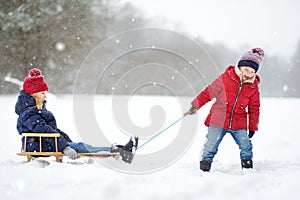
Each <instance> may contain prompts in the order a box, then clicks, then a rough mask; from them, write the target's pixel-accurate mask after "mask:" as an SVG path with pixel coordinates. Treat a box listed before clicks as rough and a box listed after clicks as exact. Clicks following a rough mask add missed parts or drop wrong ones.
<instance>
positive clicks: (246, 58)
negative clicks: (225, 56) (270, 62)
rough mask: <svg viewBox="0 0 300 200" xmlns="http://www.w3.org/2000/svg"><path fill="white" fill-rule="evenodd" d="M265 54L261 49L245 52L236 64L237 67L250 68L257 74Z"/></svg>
mask: <svg viewBox="0 0 300 200" xmlns="http://www.w3.org/2000/svg"><path fill="white" fill-rule="evenodd" d="M264 55H265V52H264V50H262V49H261V48H253V49H251V50H250V51H246V52H245V53H244V54H243V55H242V57H241V58H240V60H239V62H238V67H241V66H247V67H251V68H253V69H254V70H255V73H256V72H257V70H258V68H259V66H260V64H261V62H262V61H263V58H264Z"/></svg>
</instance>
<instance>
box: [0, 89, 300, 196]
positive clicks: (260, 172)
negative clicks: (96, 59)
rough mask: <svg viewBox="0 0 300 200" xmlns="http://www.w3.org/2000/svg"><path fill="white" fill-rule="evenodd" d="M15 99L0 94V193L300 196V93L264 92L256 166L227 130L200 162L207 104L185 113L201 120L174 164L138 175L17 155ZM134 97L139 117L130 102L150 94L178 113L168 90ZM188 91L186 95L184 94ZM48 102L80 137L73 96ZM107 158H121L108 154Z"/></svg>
mask: <svg viewBox="0 0 300 200" xmlns="http://www.w3.org/2000/svg"><path fill="white" fill-rule="evenodd" d="M16 99H17V95H2V96H0V110H1V113H2V114H1V115H0V117H1V118H0V121H1V125H2V139H1V141H0V149H1V151H0V177H1V181H0V199H5V200H10V199H44V200H48V199H49V200H50V199H82V198H85V199H210V200H212V199H249V200H250V199H251V200H253V199H254V198H255V199H273V200H276V199H278V200H279V199H283V198H284V199H299V195H300V192H299V186H300V180H299V176H300V151H299V139H300V135H299V134H298V132H297V131H296V126H297V123H298V120H299V118H300V100H299V99H293V98H284V99H281V98H263V99H262V108H261V121H260V130H259V131H258V132H257V133H256V134H255V135H254V137H253V139H252V142H253V145H254V169H253V170H244V171H243V170H241V168H240V160H239V150H238V147H237V145H236V144H235V143H234V141H233V139H232V138H231V137H230V136H229V135H227V136H226V137H225V138H224V141H223V142H222V143H221V145H220V149H219V152H218V154H217V156H216V157H215V161H214V163H213V166H212V170H211V172H209V173H204V172H201V171H200V170H199V169H198V168H199V152H200V150H201V146H202V144H203V142H204V136H205V133H206V127H204V125H203V120H204V118H205V117H206V115H207V112H208V107H204V108H203V109H201V110H199V112H198V113H199V115H198V116H197V115H195V116H189V117H188V118H185V119H184V120H191V119H192V118H197V117H199V120H200V123H199V127H198V130H197V133H196V138H195V140H194V142H193V144H192V145H191V147H190V148H189V150H188V151H187V152H186V153H185V154H184V155H183V156H182V157H181V158H180V159H179V160H178V161H177V162H176V163H175V164H173V165H171V166H169V167H167V168H165V169H163V170H160V171H157V172H155V173H150V174H140V175H131V174H126V173H120V172H117V171H115V170H113V169H110V168H107V167H105V166H104V165H103V164H101V162H97V161H95V160H92V159H87V158H80V159H78V160H75V161H71V160H68V159H67V158H65V159H64V163H56V162H54V158H43V159H38V160H35V161H33V162H31V163H26V162H25V160H26V158H25V157H21V156H17V155H16V153H17V152H18V151H19V150H20V145H21V143H20V136H19V135H18V133H17V131H16V128H15V126H16V120H17V115H16V114H15V113H14V104H15V101H16ZM96 99H97V101H96V102H95V103H96V107H97V108H98V109H101V108H102V109H111V103H110V97H109V96H97V98H96ZM138 99H139V100H140V101H141V102H140V103H138V102H137V101H135V104H134V105H131V106H135V108H137V109H132V110H131V111H130V112H132V113H131V114H134V115H137V118H136V119H138V118H139V117H141V118H143V117H145V116H142V114H141V112H138V111H136V112H134V110H143V109H145V105H148V104H149V102H151V101H153V99H155V102H158V101H157V100H160V102H162V103H161V104H160V105H161V106H162V107H165V108H166V109H165V112H166V113H167V114H166V117H167V119H169V118H173V117H174V114H175V115H177V114H178V113H177V112H175V113H174V110H173V109H170V108H169V106H168V105H167V104H168V103H167V102H168V101H170V100H171V101H172V99H170V97H157V96H155V97H151V96H147V97H144V98H138ZM190 99H191V98H186V101H187V102H189V101H190ZM186 106H187V107H188V105H186ZM48 108H49V109H50V110H51V111H53V112H54V114H55V115H56V118H57V121H58V126H59V127H60V128H61V129H62V130H64V131H66V132H67V133H69V134H70V136H71V137H72V138H73V139H74V140H78V139H79V136H78V135H77V133H76V129H75V126H74V122H73V115H72V96H71V95H59V96H54V95H49V97H48ZM3 113H5V115H4V114H3ZM143 115H145V114H143ZM106 126H107V127H110V128H111V129H113V130H114V129H115V130H114V131H115V132H113V133H110V134H116V135H117V134H119V133H118V131H117V130H118V129H117V128H116V127H115V126H116V125H115V123H114V121H113V120H111V121H110V122H109V120H107V121H106ZM104 129H105V128H104ZM171 134H175V135H176V131H174V132H172V131H171V132H169V133H168V134H167V135H169V136H170V137H173V136H171ZM167 137H168V136H166V138H165V139H164V137H158V138H157V139H155V140H154V141H155V142H154V141H153V143H157V142H158V143H159V142H162V141H161V140H165V141H163V142H167V141H168V140H167V139H168V138H167ZM123 139H124V141H126V137H124V138H122V139H121V138H119V139H118V140H117V141H120V140H121V141H122V142H123ZM112 142H114V141H112ZM145 148H146V146H145ZM147 148H148V147H147ZM137 154H138V152H137ZM110 162H121V161H116V160H113V159H111V160H110ZM124 165H126V164H124ZM132 165H134V162H133V163H132Z"/></svg>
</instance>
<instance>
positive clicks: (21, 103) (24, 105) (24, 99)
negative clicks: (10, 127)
mask: <svg viewBox="0 0 300 200" xmlns="http://www.w3.org/2000/svg"><path fill="white" fill-rule="evenodd" d="M35 105H36V102H35V99H34V98H33V97H32V96H31V95H30V94H28V93H26V92H24V91H23V90H21V92H20V95H19V97H18V100H17V103H16V106H15V112H16V113H17V114H18V115H20V114H21V113H22V112H24V111H25V110H26V109H28V108H30V107H34V106H35Z"/></svg>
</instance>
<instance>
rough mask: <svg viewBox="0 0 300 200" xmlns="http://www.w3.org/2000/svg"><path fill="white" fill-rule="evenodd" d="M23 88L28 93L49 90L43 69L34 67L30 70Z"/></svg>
mask: <svg viewBox="0 0 300 200" xmlns="http://www.w3.org/2000/svg"><path fill="white" fill-rule="evenodd" d="M23 90H24V91H25V92H26V93H28V94H33V93H37V92H42V91H48V85H47V83H46V82H45V80H44V76H43V75H42V72H41V70H39V69H37V68H33V69H32V70H30V71H29V76H28V77H26V78H25V80H24V83H23Z"/></svg>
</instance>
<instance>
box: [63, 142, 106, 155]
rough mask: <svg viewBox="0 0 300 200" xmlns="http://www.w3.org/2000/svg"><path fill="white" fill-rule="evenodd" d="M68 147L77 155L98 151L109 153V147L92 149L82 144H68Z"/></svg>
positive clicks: (92, 147)
mask: <svg viewBox="0 0 300 200" xmlns="http://www.w3.org/2000/svg"><path fill="white" fill-rule="evenodd" d="M69 145H70V147H71V148H72V149H74V150H75V151H76V152H77V153H95V152H99V151H110V149H111V148H110V147H94V146H91V145H89V144H85V143H83V142H76V143H74V142H69Z"/></svg>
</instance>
